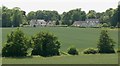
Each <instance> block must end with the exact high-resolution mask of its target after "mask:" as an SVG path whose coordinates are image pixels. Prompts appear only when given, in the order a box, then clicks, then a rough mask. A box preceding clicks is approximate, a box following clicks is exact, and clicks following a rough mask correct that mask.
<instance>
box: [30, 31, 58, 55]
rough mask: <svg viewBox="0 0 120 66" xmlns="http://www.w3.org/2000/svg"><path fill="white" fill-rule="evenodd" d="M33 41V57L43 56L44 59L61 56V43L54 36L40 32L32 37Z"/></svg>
mask: <svg viewBox="0 0 120 66" xmlns="http://www.w3.org/2000/svg"><path fill="white" fill-rule="evenodd" d="M32 40H33V43H34V48H33V51H32V55H41V56H44V57H47V56H54V55H60V53H59V49H60V42H59V41H58V38H57V37H56V36H54V35H53V34H51V33H47V32H40V33H38V34H36V35H35V36H34V37H32Z"/></svg>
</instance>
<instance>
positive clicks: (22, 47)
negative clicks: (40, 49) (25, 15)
mask: <svg viewBox="0 0 120 66" xmlns="http://www.w3.org/2000/svg"><path fill="white" fill-rule="evenodd" d="M28 45H29V41H28V40H27V38H26V37H25V35H24V33H23V32H22V31H21V30H20V29H19V28H18V29H17V30H15V31H12V32H11V33H10V34H9V35H8V36H7V42H6V45H5V47H3V49H2V56H3V57H23V56H26V55H27V49H28Z"/></svg>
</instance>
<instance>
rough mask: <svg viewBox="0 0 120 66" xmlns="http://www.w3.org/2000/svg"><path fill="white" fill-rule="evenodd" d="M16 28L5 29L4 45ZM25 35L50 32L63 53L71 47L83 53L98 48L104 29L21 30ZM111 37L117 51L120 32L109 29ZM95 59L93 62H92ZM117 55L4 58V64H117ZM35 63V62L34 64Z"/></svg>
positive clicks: (44, 28)
mask: <svg viewBox="0 0 120 66" xmlns="http://www.w3.org/2000/svg"><path fill="white" fill-rule="evenodd" d="M14 29H16V28H3V29H2V40H3V45H4V43H5V41H6V39H7V38H6V36H7V34H8V33H10V32H11V31H12V30H14ZM21 30H23V31H24V33H25V34H26V35H27V36H28V37H29V38H30V37H31V36H33V35H34V34H36V33H38V32H40V31H49V32H51V33H53V34H54V35H56V36H57V37H58V39H59V40H60V42H61V49H60V50H61V51H65V52H66V51H67V49H68V48H69V47H70V46H75V47H76V48H78V49H79V52H82V51H83V50H84V49H86V48H90V47H93V48H96V46H97V41H98V39H99V35H100V31H101V30H102V28H74V27H36V28H32V27H29V28H28V27H26V28H21ZM108 31H109V35H110V36H111V38H113V39H114V40H115V42H116V46H115V49H117V48H118V31H117V29H108ZM92 59H93V60H92ZM117 59H118V56H117V54H103V55H83V54H80V55H78V56H58V57H48V58H43V57H33V58H3V63H4V64H11V63H16V64H20V63H21V64H22V63H23V64H26V63H27V64H116V63H118V62H117ZM33 61H35V62H33Z"/></svg>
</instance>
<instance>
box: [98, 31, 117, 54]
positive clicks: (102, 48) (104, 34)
mask: <svg viewBox="0 0 120 66" xmlns="http://www.w3.org/2000/svg"><path fill="white" fill-rule="evenodd" d="M114 44H115V42H114V41H113V39H111V38H110V37H109V35H108V31H107V30H102V31H101V35H100V38H99V42H98V45H97V48H98V52H99V53H115V50H114V46H115V45H114Z"/></svg>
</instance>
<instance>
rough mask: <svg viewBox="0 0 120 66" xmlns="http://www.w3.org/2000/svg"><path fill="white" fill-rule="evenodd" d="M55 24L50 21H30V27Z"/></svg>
mask: <svg viewBox="0 0 120 66" xmlns="http://www.w3.org/2000/svg"><path fill="white" fill-rule="evenodd" d="M54 25H55V22H54V21H48V22H46V21H45V20H34V19H32V20H31V21H30V26H32V27H34V26H54Z"/></svg>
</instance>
